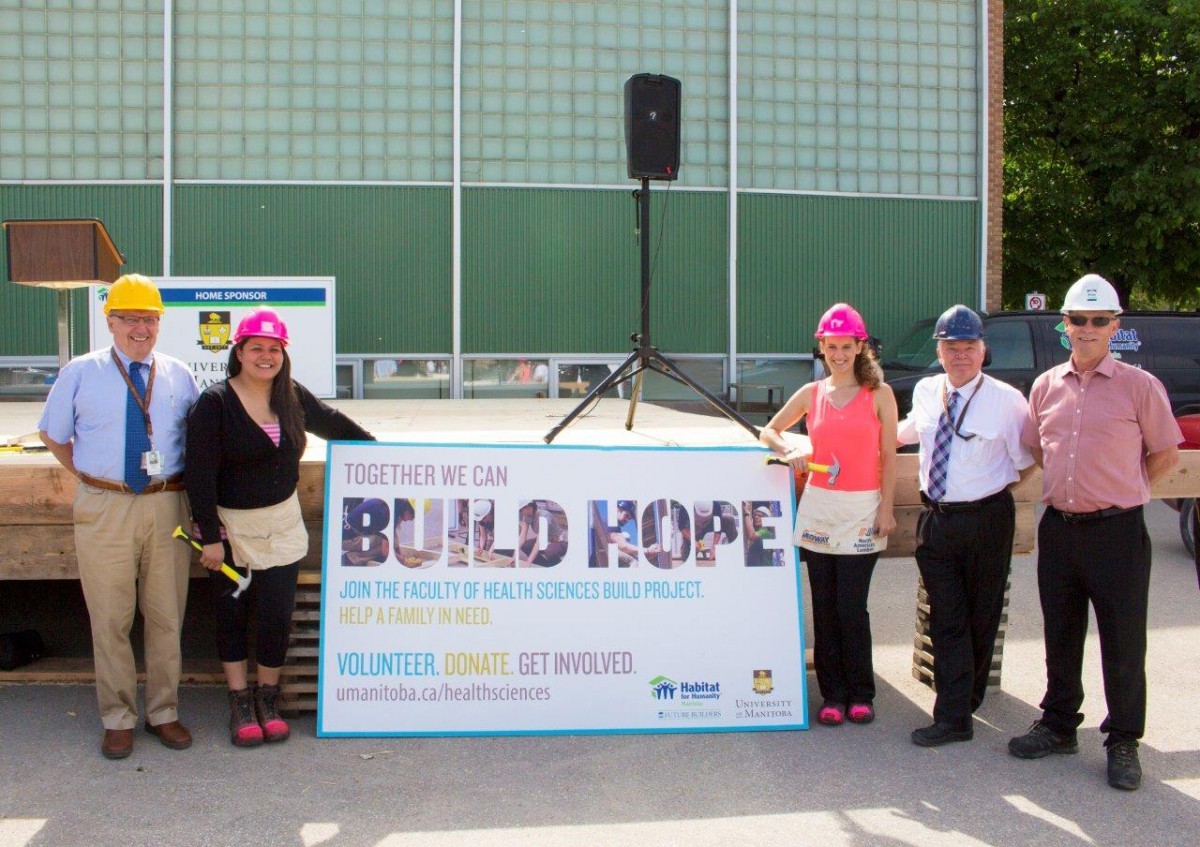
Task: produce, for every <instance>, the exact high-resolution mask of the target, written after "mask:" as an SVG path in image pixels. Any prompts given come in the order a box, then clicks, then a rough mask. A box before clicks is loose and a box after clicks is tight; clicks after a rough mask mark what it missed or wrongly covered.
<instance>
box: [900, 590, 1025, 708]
mask: <svg viewBox="0 0 1200 847" xmlns="http://www.w3.org/2000/svg"><path fill="white" fill-rule="evenodd" d="M1011 590H1012V581H1011V580H1009V581H1008V582H1006V583H1005V584H1004V611H1003V612H1001V614H1000V628H999V630H998V631H997V632H996V644H995V646H994V647H993V648H992V667H991V670H990V671H989V673H988V688H999V687H1000V667H1001V663H1002V660H1003V659H1004V634H1005V632H1006V631H1007V630H1008V600H1009V592H1010V591H1011ZM912 674H913V678H914V679H916V680H918V681H919V682H923V683H924V684H925V685H928V686H929V687H930V688H933V687H934V685H933V679H934V669H933V640H932V639H931V638H930V637H929V595H928V593H927V592H926V591H925V582H924V580H922V579H921V577H920V576H918V577H917V631H916V635H915V636H914V637H913V666H912Z"/></svg>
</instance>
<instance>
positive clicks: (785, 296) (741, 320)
mask: <svg viewBox="0 0 1200 847" xmlns="http://www.w3.org/2000/svg"><path fill="white" fill-rule="evenodd" d="M978 214H979V205H978V203H970V202H951V201H938V200H907V199H875V198H872V199H865V198H846V197H814V196H784V195H778V194H748V195H741V196H740V197H739V198H738V223H739V226H738V230H739V236H738V348H739V350H741V351H746V352H766V353H777V352H807V351H809V350H811V349H812V333H813V330H814V328H815V327H816V324H817V320H818V318H820V316H821V313H822V312H824V311H825V309H826V308H828V307H829V306H830V305H831V304H833V303H835V302H838V301H848V302H850V303H852V304H853V305H854V306H855V307H857V308H858V309H859V310H860V311H861V312H862V314H863V317H864V318H865V319H866V321H867V328H868V330H869V331H870V332H871V334H873V335H875V336H877V337H879V338H882V339H883V340H884V344H885V348H886V345H887V343H888V342H889V341H893V342H894V341H895V340H898V338H899V337H900V335H901V334H902V333H903V332H904V330H905V329H906V328H907V327H908V326H909V325H910V324H911V323H912V322H913V321H914V320H916V319H918V318H924V317H929V316H930V315H936V314H938V313H940V312H941V311H943V310H944V309H945V308H947V307H948V306H951V305H953V304H954V303H966V304H967V305H970V306H975V305H977V304H978V302H979V288H978V283H977V280H978V277H979V222H978Z"/></svg>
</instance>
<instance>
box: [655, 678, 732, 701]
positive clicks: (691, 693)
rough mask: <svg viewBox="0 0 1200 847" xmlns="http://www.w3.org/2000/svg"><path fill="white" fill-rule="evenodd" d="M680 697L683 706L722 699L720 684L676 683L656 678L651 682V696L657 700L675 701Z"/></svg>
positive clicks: (669, 679)
mask: <svg viewBox="0 0 1200 847" xmlns="http://www.w3.org/2000/svg"><path fill="white" fill-rule="evenodd" d="M676 695H678V696H679V702H680V703H681V704H683V705H691V704H695V705H700V704H702V703H704V702H707V701H713V700H720V699H721V683H719V682H676V681H675V680H673V679H671V678H670V677H665V676H656V677H654V679H652V680H650V696H651V697H652V698H654V699H655V700H674V699H675V697H676Z"/></svg>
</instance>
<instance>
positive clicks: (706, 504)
mask: <svg viewBox="0 0 1200 847" xmlns="http://www.w3.org/2000/svg"><path fill="white" fill-rule="evenodd" d="M711 514H712V500H700V501H698V502H697V503H696V517H698V518H707V517H708V516H709V515H711Z"/></svg>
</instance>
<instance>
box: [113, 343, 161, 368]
mask: <svg viewBox="0 0 1200 847" xmlns="http://www.w3.org/2000/svg"><path fill="white" fill-rule="evenodd" d="M112 351H113V353H115V354H116V355H117V356H119V357H120V359H121V364H122V365H124V366H125V370H129V363H130V362H132V361H134V360H133V359H131V358H129V357H128V356H126V355H125V354H124V353H122V352H121V348H119V347H118V346H117V345H115V344H114V345H113V346H112ZM137 361H139V362H141V363H142V364H143V365H145V366H146V367H147V368H149V367H150V363H151V362H153V361H154V354H153V353H151V354H150V355H149V356H147V357H146V358H145V359H138V360H137Z"/></svg>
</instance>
